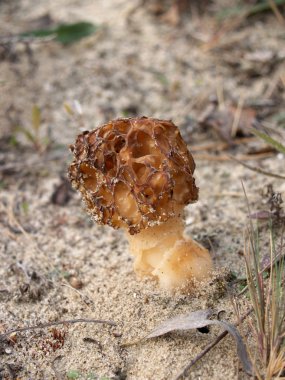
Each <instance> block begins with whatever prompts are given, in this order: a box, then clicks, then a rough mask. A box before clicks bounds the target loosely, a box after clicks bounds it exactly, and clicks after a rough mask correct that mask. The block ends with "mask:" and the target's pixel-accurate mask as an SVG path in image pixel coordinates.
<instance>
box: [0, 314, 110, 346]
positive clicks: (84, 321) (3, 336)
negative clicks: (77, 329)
mask: <svg viewBox="0 0 285 380" xmlns="http://www.w3.org/2000/svg"><path fill="white" fill-rule="evenodd" d="M68 323H101V324H105V325H110V326H116V323H115V322H113V321H105V320H102V319H88V318H87V319H85V318H79V319H67V320H66V321H57V322H49V323H43V324H40V325H35V326H27V327H21V328H18V329H13V330H9V331H7V332H5V333H4V334H0V341H1V340H3V339H5V338H6V337H7V336H9V335H11V334H13V333H17V332H24V331H29V330H37V329H42V328H45V327H51V326H58V325H65V324H68Z"/></svg>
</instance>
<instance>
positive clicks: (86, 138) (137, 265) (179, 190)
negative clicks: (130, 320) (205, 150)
mask: <svg viewBox="0 0 285 380" xmlns="http://www.w3.org/2000/svg"><path fill="white" fill-rule="evenodd" d="M71 151H72V152H73V154H74V161H73V162H72V164H71V165H70V168H69V179H70V180H71V182H72V184H73V186H74V187H75V188H76V189H78V190H79V191H80V192H81V194H82V198H83V201H84V203H85V205H86V209H87V211H88V213H89V214H91V216H92V218H93V219H94V220H95V221H96V222H98V223H99V224H108V225H110V226H112V227H114V228H124V229H125V230H126V231H127V232H128V233H127V237H128V240H129V243H130V251H131V253H132V254H133V255H134V256H135V262H134V269H135V271H136V273H138V274H140V275H151V276H154V277H156V278H157V279H158V280H159V283H160V285H161V287H162V288H165V289H169V290H173V289H175V288H187V287H188V286H189V284H191V283H192V282H193V279H196V280H198V281H199V280H202V279H204V278H206V277H207V276H208V275H209V273H210V271H211V267H212V262H211V258H210V255H209V252H208V251H207V250H206V249H205V248H203V247H202V246H200V245H199V244H198V243H196V242H195V241H193V240H191V239H188V238H185V237H184V236H183V230H184V221H183V208H184V206H185V205H187V204H189V203H193V202H195V201H196V200H197V199H198V188H197V187H196V185H195V179H194V178H193V172H194V169H195V163H194V160H193V157H192V155H191V154H190V152H189V151H188V149H187V146H186V144H185V142H184V141H183V139H182V137H181V135H180V133H179V130H178V128H177V127H176V126H175V125H174V124H173V123H172V122H171V121H166V120H158V119H152V118H147V117H141V118H130V119H117V120H113V121H110V122H109V123H108V124H105V125H103V126H101V127H99V128H97V129H95V130H93V131H90V132H88V131H86V132H83V133H82V134H80V135H79V136H78V137H77V140H76V142H75V144H74V145H72V146H71Z"/></svg>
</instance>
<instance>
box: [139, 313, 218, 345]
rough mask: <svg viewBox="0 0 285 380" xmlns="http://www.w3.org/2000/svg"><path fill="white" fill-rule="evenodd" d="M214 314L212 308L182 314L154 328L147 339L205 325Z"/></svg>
mask: <svg viewBox="0 0 285 380" xmlns="http://www.w3.org/2000/svg"><path fill="white" fill-rule="evenodd" d="M212 314H213V312H212V310H198V311H194V312H192V313H190V314H186V315H180V316H178V317H174V318H172V319H168V320H167V321H164V322H162V323H161V324H160V325H159V326H158V327H156V328H155V329H153V330H152V331H151V332H150V333H149V334H148V335H147V336H146V337H145V339H150V338H156V337H158V336H161V335H165V334H167V333H169V332H173V331H181V330H191V329H198V328H202V327H205V326H206V325H207V324H205V321H206V320H207V319H208V318H209V317H210V316H211V315H212Z"/></svg>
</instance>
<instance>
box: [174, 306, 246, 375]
mask: <svg viewBox="0 0 285 380" xmlns="http://www.w3.org/2000/svg"><path fill="white" fill-rule="evenodd" d="M252 311H253V308H251V309H249V310H248V311H247V312H246V313H245V314H244V315H243V316H242V317H241V318H240V319H239V321H238V323H236V324H235V326H238V325H239V324H240V323H241V322H243V321H244V320H245V319H246V318H247V317H248V316H249V314H250V313H252ZM227 335H228V331H227V330H225V331H223V332H222V333H221V334H219V335H218V336H217V338H216V339H215V340H214V341H213V342H212V343H210V344H208V345H207V346H206V347H205V348H204V350H203V351H201V352H200V354H198V355H197V356H196V357H195V358H194V359H193V360H191V362H190V363H189V364H188V365H187V366H186V367H185V368H184V369H183V370H182V371H181V372H180V373H179V374H178V375H177V376H176V377H175V378H174V379H173V380H180V379H182V378H183V377H185V376H187V373H188V371H189V370H190V369H191V367H193V365H194V364H196V363H197V362H198V361H199V360H200V359H202V358H203V357H204V356H205V355H206V354H207V353H208V352H209V351H210V350H211V349H212V348H213V347H215V346H216V345H217V344H218V343H219V342H220V341H221V340H222V339H224V338H225V337H226V336H227Z"/></svg>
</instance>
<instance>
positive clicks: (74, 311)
mask: <svg viewBox="0 0 285 380" xmlns="http://www.w3.org/2000/svg"><path fill="white" fill-rule="evenodd" d="M217 3H219V2H217ZM220 4H221V5H220V6H222V2H220ZM47 13H48V14H49V15H50V16H51V18H52V19H53V20H54V21H55V22H71V21H77V20H82V19H84V20H88V21H91V22H94V23H95V24H97V25H98V26H99V29H98V32H97V33H96V34H95V35H93V36H90V37H88V38H86V39H84V40H82V41H81V42H79V43H77V44H74V45H72V46H69V47H62V46H60V45H59V44H57V43H55V42H50V43H46V44H39V43H34V44H32V46H31V49H32V62H31V60H30V59H29V57H28V56H27V54H26V53H25V51H23V46H22V45H21V44H16V45H17V46H15V47H14V48H15V54H16V57H17V60H15V59H14V60H12V62H11V60H10V61H9V59H2V61H0V91H1V97H0V132H1V142H0V169H1V177H0V180H1V181H0V185H1V195H0V223H1V224H0V225H1V227H0V228H1V234H0V241H1V244H0V260H1V267H0V301H1V303H0V333H1V332H4V331H6V330H8V329H12V328H16V327H23V326H28V325H35V324H40V323H46V322H50V321H60V320H69V319H75V318H88V319H90V318H94V319H103V320H111V321H114V322H115V323H116V326H108V325H99V324H95V323H78V324H69V325H65V326H57V327H56V328H57V330H56V331H55V330H52V329H50V328H45V329H40V330H34V331H28V332H25V333H21V334H19V333H18V334H17V335H16V336H15V338H14V341H13V342H4V343H3V342H2V343H1V342H0V378H3V379H16V378H17V379H68V378H78V379H97V378H100V379H103V378H108V379H121V380H122V379H130V380H143V379H150V380H151V379H156V380H163V379H172V378H174V377H175V375H176V374H177V373H178V372H179V371H180V370H181V369H182V368H183V367H184V366H185V365H186V364H187V363H188V362H189V361H190V360H191V359H192V358H194V357H195V356H196V355H197V354H198V353H199V352H200V351H201V350H202V349H203V348H204V347H205V346H206V345H207V344H208V343H209V342H210V341H212V340H213V339H214V337H215V336H216V335H217V334H218V332H219V328H216V327H211V328H210V332H209V333H208V334H202V333H201V332H199V331H191V332H188V333H183V334H178V333H177V334H172V335H169V336H166V337H162V338H158V339H153V340H150V341H147V342H141V343H138V344H136V345H133V346H128V347H123V346H122V343H125V342H129V341H132V340H137V339H139V338H141V337H143V336H144V335H145V334H146V332H148V331H150V330H151V329H152V328H153V327H154V326H156V325H157V324H159V323H160V322H161V321H163V320H165V319H167V318H169V317H172V316H175V315H178V314H183V313H187V312H189V311H194V310H198V309H204V308H209V307H210V308H213V309H215V310H221V309H222V310H226V313H225V317H224V318H225V319H226V320H228V321H231V322H234V321H235V315H234V311H233V308H232V304H231V300H230V297H229V294H228V293H227V291H226V288H227V281H228V280H227V279H228V277H227V275H226V274H227V273H229V272H230V271H233V272H235V273H236V274H237V275H243V274H244V259H243V257H242V252H243V232H244V229H245V226H246V223H247V216H246V215H247V208H246V202H245V198H244V196H243V190H242V185H241V181H243V183H244V186H245V189H246V191H247V194H248V199H249V201H250V203H251V205H252V207H253V210H259V209H264V208H266V207H268V205H266V204H265V200H264V199H265V198H264V197H262V195H261V192H262V191H264V190H265V189H266V186H267V185H268V184H269V183H272V184H273V185H274V189H275V191H278V192H281V193H282V194H283V198H284V193H285V186H284V185H285V184H284V181H282V180H278V179H274V178H269V177H265V176H262V175H259V174H257V173H255V172H252V171H250V170H248V169H246V168H244V167H243V166H241V165H239V164H238V163H236V162H233V161H231V160H230V159H228V157H225V155H226V154H228V153H229V154H233V155H237V156H238V157H240V156H241V155H244V156H245V155H247V157H248V155H249V154H253V153H254V154H255V156H254V157H256V156H257V158H259V159H258V160H252V161H249V162H248V163H250V164H253V165H256V166H260V167H262V168H263V169H265V170H269V171H272V172H275V173H280V174H282V172H283V174H284V157H283V156H282V155H277V154H276V153H274V152H273V153H272V152H269V154H268V151H267V152H266V151H265V156H264V153H263V150H262V149H263V148H264V146H263V144H262V143H260V142H256V141H254V142H251V143H248V144H246V143H243V144H241V145H235V146H233V147H231V148H230V149H228V150H226V151H220V148H219V147H220V146H221V144H224V141H222V140H221V136H220V135H219V134H217V133H214V132H213V130H212V129H211V128H210V127H207V128H206V127H202V126H201V124H198V123H197V122H195V120H198V119H199V118H200V119H201V118H203V114H204V112H205V110H206V109H208V108H209V106H211V104H213V99H217V100H218V102H219V105H220V109H222V110H224V109H227V107H228V105H229V104H241V99H242V102H243V103H242V104H244V105H245V104H247V105H248V107H252V110H254V111H253V112H254V113H255V114H257V116H258V117H259V118H261V119H262V120H263V121H265V122H267V123H268V124H267V125H271V126H272V125H274V123H273V121H272V120H274V118H273V117H274V116H276V115H280V113H281V111H282V104H283V105H284V93H283V92H282V90H283V89H284V85H283V88H282V86H281V85H280V84H279V82H278V80H279V78H280V75H281V73H282V71H283V72H284V57H285V46H284V29H282V27H281V26H280V25H279V23H278V22H277V21H276V17H275V16H274V15H273V14H267V15H263V16H262V18H261V17H258V18H252V19H250V21H244V22H241V24H240V25H239V26H237V27H236V28H234V29H231V28H229V31H227V32H224V34H222V35H221V36H219V38H218V42H217V41H216V40H215V39H214V40H213V36H214V33H215V27H216V20H215V18H214V17H213V15H212V14H211V13H210V14H209V15H207V14H206V15H204V16H199V17H198V16H197V15H196V16H195V18H194V17H193V18H188V19H187V18H186V20H184V21H183V22H182V25H180V26H177V27H174V26H172V25H169V24H167V23H165V22H162V21H161V20H159V19H158V18H156V17H155V16H153V15H151V14H150V13H148V12H147V10H146V9H144V8H143V7H136V6H135V4H132V2H128V1H126V0H113V1H103V0H98V1H96V2H94V1H87V0H83V1H81V2H80V6H79V3H78V1H68V0H58V1H56V2H53V4H52V2H45V1H38V2H32V1H30V0H25V1H24V0H23V1H21V2H17V1H10V2H9V1H8V2H5V1H4V2H0V34H1V35H7V34H9V33H11V32H13V33H19V32H22V31H24V30H28V29H30V28H31V27H35V26H36V25H37V20H39V18H40V17H42V16H44V15H46V14H47ZM11 25H13V28H14V29H13V31H11ZM213 41H214V47H213V46H212V45H211V44H213ZM215 44H217V46H215ZM261 50H263V51H265V52H267V55H266V54H264V55H262V54H261ZM254 54H255V56H254ZM268 57H269V58H270V59H268ZM74 100H78V101H79V102H80V104H81V105H82V109H83V116H82V119H81V120H79V121H78V122H76V121H74V120H71V119H70V117H69V116H68V115H67V114H66V113H65V111H64V107H63V104H64V103H65V102H67V103H69V104H71V105H72V102H73V101H74ZM266 101H267V103H266ZM270 102H271V103H270ZM34 104H37V105H38V106H39V107H40V109H41V112H42V127H41V130H40V133H41V134H42V137H43V138H44V137H46V136H50V138H51V139H52V141H54V143H53V144H52V146H51V148H49V149H48V150H47V152H46V153H42V154H39V152H37V151H36V150H35V148H34V147H33V146H31V142H29V141H27V140H26V139H25V138H24V136H23V135H22V134H21V133H19V132H16V130H15V127H17V126H22V127H25V128H30V123H31V113H32V107H33V105H34ZM268 104H269V106H268ZM249 105H251V106H249ZM268 107H269V108H270V107H271V108H270V110H269V111H268ZM133 115H148V116H154V117H161V118H165V119H172V120H173V121H174V122H175V123H176V124H177V125H179V126H181V132H182V134H183V136H184V137H185V139H186V140H187V142H188V143H189V146H190V149H191V147H193V149H194V150H193V155H194V157H195V159H196V163H197V169H196V174H195V177H196V181H197V184H198V186H199V188H200V200H199V202H197V203H196V204H194V205H191V206H189V207H187V209H186V223H187V228H186V232H187V234H189V235H190V234H191V236H192V237H194V238H195V239H196V240H197V241H199V242H201V243H202V244H204V245H206V246H207V247H208V248H209V249H210V251H211V255H212V257H213V260H214V264H215V267H216V269H217V274H216V276H214V277H213V279H211V281H210V282H209V283H207V284H203V285H201V286H200V287H199V288H197V289H195V290H193V292H192V293H191V294H188V295H181V294H167V293H164V292H162V291H161V290H160V289H158V287H157V285H156V283H155V282H154V281H152V280H143V281H138V279H137V278H136V276H135V274H134V272H133V269H132V258H131V256H130V254H129V253H128V246H127V241H126V240H125V237H124V236H123V233H122V232H120V231H114V230H111V229H110V228H107V227H100V226H97V225H95V224H94V223H93V222H91V221H90V220H89V218H88V216H87V215H86V214H85V212H84V210H83V209H82V205H81V202H80V198H79V196H78V195H77V194H75V193H74V192H72V191H71V190H70V189H67V190H66V184H65V182H62V181H63V180H62V179H61V177H65V176H66V171H67V167H68V164H69V162H70V160H71V155H70V154H69V152H68V145H69V144H71V143H73V141H74V138H75V136H76V135H77V134H78V133H79V131H81V130H82V129H90V128H93V127H95V126H97V125H99V124H100V123H102V122H106V121H107V120H109V119H111V118H115V117H119V116H133ZM270 123H271V124H270ZM225 124H226V123H225ZM231 127H232V122H231V123H230V126H226V128H231ZM280 133H281V131H280ZM282 138H283V137H282V135H280V139H282ZM15 140H17V141H18V142H19V143H18V144H16V143H15ZM199 144H208V145H209V144H210V148H209V149H208V150H207V151H205V150H200V149H197V146H198V145H199ZM211 144H212V145H213V144H217V149H214V150H213V149H212V148H213V146H212V147H211ZM43 146H44V143H43ZM195 147H196V151H195ZM209 154H211V157H212V158H209ZM264 157H265V158H264ZM261 158H263V159H261ZM62 183H63V188H64V189H63V191H62V192H61V193H60V195H59V196H63V198H64V197H66V196H68V197H69V198H70V199H69V200H68V201H67V200H66V201H65V200H63V202H59V203H62V204H61V205H59V204H55V203H54V202H52V196H53V194H54V191H55V189H56V188H58V186H59V184H62ZM64 184H65V185H64ZM262 231H263V230H262ZM265 235H266V232H264V236H262V239H263V240H264V249H265V250H266V248H267V244H268V243H267V237H266V236H265ZM221 268H225V269H223V270H221ZM241 303H242V305H243V307H244V308H246V303H247V300H246V298H245V299H243V300H241ZM245 329H246V328H245ZM234 378H236V379H242V378H246V375H244V374H243V373H242V372H241V371H240V364H239V362H238V359H237V356H236V348H235V344H234V343H233V340H232V339H231V338H230V337H227V338H225V339H224V340H223V341H222V342H221V343H220V344H219V345H218V346H217V347H216V348H215V349H213V350H212V351H211V352H210V353H209V354H208V355H207V356H206V357H204V358H203V359H202V360H201V361H200V362H199V363H198V364H197V365H196V366H195V367H193V369H192V371H191V373H190V374H189V376H188V377H187V379H205V380H207V379H215V380H216V379H234Z"/></svg>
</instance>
